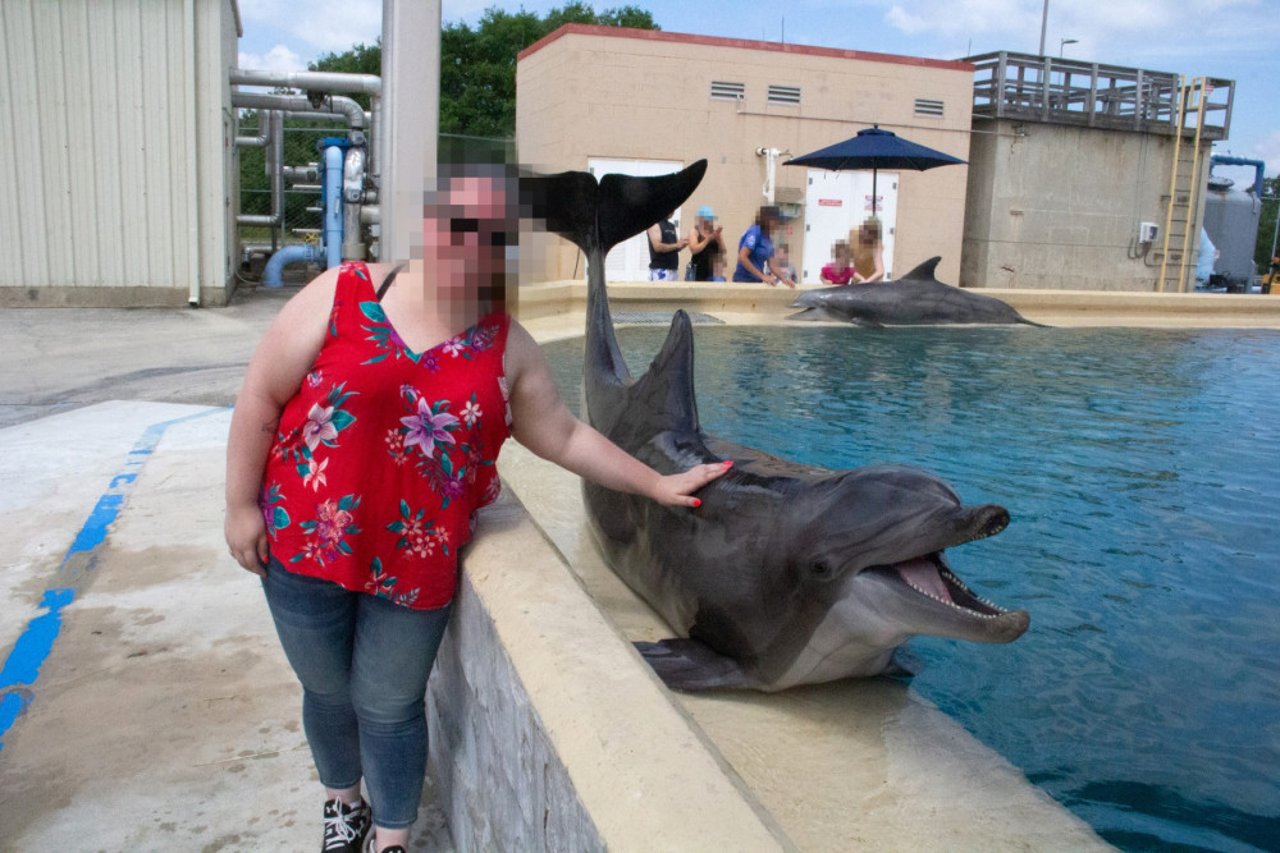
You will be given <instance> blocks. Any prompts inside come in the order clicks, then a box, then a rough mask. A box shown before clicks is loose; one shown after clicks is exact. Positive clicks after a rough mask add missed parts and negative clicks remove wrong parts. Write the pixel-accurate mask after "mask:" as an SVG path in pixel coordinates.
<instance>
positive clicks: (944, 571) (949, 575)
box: [897, 563, 1009, 619]
mask: <svg viewBox="0 0 1280 853" xmlns="http://www.w3.org/2000/svg"><path fill="white" fill-rule="evenodd" d="M935 565H936V568H937V571H938V574H939V576H940V577H941V578H942V579H943V580H944V581H945V582H947V583H948V584H950V585H952V586H954V587H956V588H958V589H959V590H960V591H962V592H964V594H965V595H966V596H967V597H968V598H970V599H972V600H973V601H975V602H977V603H978V604H981V605H983V606H985V607H987V608H988V609H990V610H992V611H994V612H992V613H983V612H982V611H980V610H976V609H974V608H972V607H965V606H963V605H960V604H956V603H955V602H954V601H950V600H948V599H945V598H942V597H941V596H938V595H935V594H934V593H932V592H930V591H929V590H927V589H925V588H924V587H922V586H920V585H919V584H917V583H914V582H913V581H912V580H911V579H910V578H909V577H908V575H907V574H904V573H903V572H901V571H899V572H897V574H898V577H900V578H901V579H902V581H903V582H904V583H905V584H906V585H907V586H909V587H911V588H912V589H913V590H915V591H916V592H918V593H919V594H920V595H923V596H924V597H925V598H928V599H931V600H932V601H936V602H938V603H939V604H943V605H946V606H947V607H950V608H951V609H952V610H957V611H959V612H961V613H963V614H965V615H966V616H970V617H976V618H978V619H997V618H999V617H1000V616H1003V615H1004V614H1006V613H1008V612H1009V611H1008V610H1006V609H1005V608H1003V607H1001V606H1000V605H998V604H996V603H995V602H993V601H988V600H987V599H985V598H983V597H982V596H980V595H977V594H975V593H974V592H973V590H971V589H969V587H968V585H967V584H965V582H964V581H962V580H960V578H959V577H957V576H956V575H955V573H954V572H952V571H951V570H950V569H948V568H947V567H946V566H944V565H942V564H941V563H937V564H935Z"/></svg>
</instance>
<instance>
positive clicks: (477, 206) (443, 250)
mask: <svg viewBox="0 0 1280 853" xmlns="http://www.w3.org/2000/svg"><path fill="white" fill-rule="evenodd" d="M513 192H514V188H513V183H512V182H511V181H509V180H507V179H505V178H503V177H501V176H495V175H453V176H449V177H445V178H443V179H442V181H441V189H440V191H438V192H436V193H432V194H431V195H430V196H429V197H428V199H427V205H426V207H425V209H424V211H423V235H422V236H423V246H424V248H425V252H424V254H425V255H426V258H427V259H429V260H432V261H434V262H435V264H436V267H437V269H438V270H440V273H441V277H440V279H439V280H438V281H436V282H434V291H435V297H436V303H437V305H438V306H439V307H440V308H441V309H442V310H445V311H447V312H448V313H455V312H458V311H461V312H463V313H466V314H468V315H474V314H475V312H476V310H477V309H478V308H479V307H480V306H482V305H485V306H492V307H494V308H497V307H501V305H502V302H503V298H504V294H505V289H506V286H507V283H508V281H507V277H508V265H510V266H511V267H512V269H511V273H514V265H515V261H516V256H515V251H516V243H517V240H518V237H519V228H520V222H519V217H518V211H517V209H516V208H515V206H514V205H512V204H510V203H509V199H510V193H513Z"/></svg>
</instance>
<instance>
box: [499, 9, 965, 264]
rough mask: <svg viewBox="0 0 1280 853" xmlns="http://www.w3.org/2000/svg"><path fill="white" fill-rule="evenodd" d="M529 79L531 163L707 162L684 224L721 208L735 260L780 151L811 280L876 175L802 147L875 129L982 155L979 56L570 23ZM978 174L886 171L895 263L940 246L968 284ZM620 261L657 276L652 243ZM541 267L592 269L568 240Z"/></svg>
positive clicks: (862, 205)
mask: <svg viewBox="0 0 1280 853" xmlns="http://www.w3.org/2000/svg"><path fill="white" fill-rule="evenodd" d="M516 81H517V87H516V88H517V99H516V144H517V148H518V151H519V156H520V160H521V162H523V163H525V164H528V165H531V166H533V167H535V168H538V169H540V170H547V171H561V170H566V169H577V170H594V171H596V172H597V173H599V174H603V173H606V172H609V171H619V172H628V173H631V174H662V173H665V172H670V171H674V170H676V169H679V168H681V167H683V166H686V165H688V164H689V163H692V162H694V161H695V160H698V159H701V158H706V160H707V161H708V169H707V175H706V178H705V179H704V180H703V182H702V185H701V186H700V187H699V188H698V190H697V192H695V193H694V195H693V197H692V198H691V199H690V200H689V201H688V202H686V203H685V205H684V208H683V209H682V210H681V211H679V212H678V213H679V219H680V220H681V221H680V222H679V224H680V227H681V233H682V234H686V233H687V232H688V230H689V228H690V227H691V226H692V221H693V215H694V213H695V212H696V211H697V209H698V208H699V207H700V206H702V205H711V206H712V207H713V208H715V211H716V213H717V215H718V216H719V219H720V222H721V224H722V225H723V227H724V234H725V238H726V244H727V247H728V249H729V253H730V255H734V254H736V248H737V244H738V239H739V238H740V237H741V235H742V233H743V231H744V230H746V228H747V227H748V226H749V225H750V224H751V222H752V221H753V219H754V217H755V214H756V211H757V209H758V208H759V206H760V205H761V204H763V203H765V201H766V194H767V193H768V192H769V191H770V187H768V186H767V183H768V182H769V178H770V171H771V169H770V160H771V159H772V160H773V169H772V173H773V186H772V192H773V197H774V200H775V202H776V203H777V204H779V205H780V206H781V207H782V208H783V211H784V213H785V214H787V215H788V216H790V217H791V218H790V220H789V223H788V225H787V228H786V231H787V234H786V235H785V237H784V240H785V241H786V242H788V243H790V244H791V251H790V254H791V259H792V262H793V263H794V265H795V266H796V268H797V271H798V272H799V273H800V274H801V275H802V276H803V279H804V280H806V281H812V282H817V280H818V279H817V276H818V271H819V270H820V268H821V266H822V264H823V263H826V261H827V260H828V259H829V251H830V244H831V241H832V240H833V239H834V238H835V237H836V236H841V237H843V236H847V232H848V229H849V227H850V226H856V225H857V224H859V223H860V222H861V221H862V220H863V219H865V218H866V217H867V216H869V215H870V201H871V199H870V196H871V173H869V172H857V173H832V172H824V171H821V170H809V169H807V168H803V167H798V166H786V165H783V164H784V162H785V161H786V160H787V159H788V158H789V157H791V156H799V155H801V154H806V153H809V152H810V151H813V150H816V149H818V148H822V147H825V146H827V145H831V144H833V143H835V142H839V141H841V140H843V139H847V138H848V137H851V136H853V135H854V134H855V133H857V131H859V130H861V129H863V128H866V127H870V126H872V125H873V124H879V125H880V126H881V127H882V128H884V129H886V130H891V131H893V132H895V133H897V134H899V135H900V136H903V137H906V138H908V139H911V140H912V141H914V142H918V143H920V144H922V145H927V146H929V147H931V148H936V149H938V150H940V151H945V152H946V153H948V154H951V155H953V156H956V157H959V158H961V159H964V160H967V159H968V157H969V135H970V119H971V112H972V91H973V67H972V66H971V65H970V64H969V63H966V62H952V61H940V60H932V59H920V58H915V57H906V56H891V55H887V54H878V53H868V52H863V51H847V50H833V49H826V48H816V47H806V46H801V45H785V44H777V43H771V42H762V41H745V40H737V39H724V38H711V37H706V36H696V35H686V34H681V33H670V32H661V31H646V30H628V29H617V28H609V27H594V26H585V25H579V24H570V25H567V26H564V27H561V28H560V29H559V30H557V31H556V32H554V33H552V34H551V35H549V36H547V37H546V38H544V39H543V40H541V41H539V42H537V43H536V44H534V45H532V46H530V47H529V48H528V49H526V50H525V51H523V52H522V53H521V54H520V56H519V59H518V63H517V72H516ZM967 172H968V168H967V167H966V166H949V167H945V168H939V169H934V170H931V171H928V172H901V173H896V172H884V171H881V172H880V173H879V174H878V177H877V181H876V194H877V196H878V199H877V203H876V205H877V215H878V216H879V217H880V218H881V219H882V221H883V223H884V225H885V232H886V240H885V243H886V252H885V262H886V266H887V267H888V268H889V271H890V272H891V273H897V274H899V275H900V274H902V273H905V272H906V271H908V270H909V269H910V268H911V267H913V266H915V265H916V264H918V263H920V262H922V261H924V260H926V259H928V258H930V257H932V256H934V255H941V256H942V264H941V266H940V267H939V277H940V278H941V279H943V280H947V281H951V282H955V281H956V280H957V278H958V275H959V270H960V249H961V243H962V235H963V220H964V203H965V187H966V181H967V177H968V176H967ZM687 261H688V252H687V251H685V252H682V253H681V263H682V264H683V263H685V262H687ZM608 263H609V267H610V270H609V275H610V278H611V280H624V279H630V280H634V279H637V278H644V277H646V269H647V266H648V254H647V247H646V246H645V244H644V241H643V237H640V238H635V240H634V242H629V243H628V244H626V245H624V246H621V247H619V248H617V249H615V250H614V251H613V252H612V253H611V254H610V256H609V262H608ZM528 272H529V273H530V276H531V277H532V278H534V279H565V278H580V277H582V276H583V274H584V268H583V263H582V261H581V259H580V258H579V257H578V254H577V252H576V250H575V249H574V248H573V247H572V246H569V245H568V244H567V243H563V242H562V241H556V245H555V246H554V247H553V249H552V251H551V252H550V253H549V256H548V257H547V259H546V262H545V268H542V269H538V270H530V271H528ZM728 275H730V276H731V275H732V264H730V269H729V270H728Z"/></svg>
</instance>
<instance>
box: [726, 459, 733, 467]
mask: <svg viewBox="0 0 1280 853" xmlns="http://www.w3.org/2000/svg"><path fill="white" fill-rule="evenodd" d="M724 467H726V468H732V467H733V460H732V459H726V460H724Z"/></svg>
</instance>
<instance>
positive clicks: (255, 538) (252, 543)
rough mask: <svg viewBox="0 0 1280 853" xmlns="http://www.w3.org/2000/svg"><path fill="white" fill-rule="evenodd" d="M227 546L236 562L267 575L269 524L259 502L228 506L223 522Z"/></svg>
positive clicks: (259, 573) (246, 568)
mask: <svg viewBox="0 0 1280 853" xmlns="http://www.w3.org/2000/svg"><path fill="white" fill-rule="evenodd" d="M223 532H224V533H225V535H226V537H227V548H228V549H229V550H230V551H231V556H232V557H234V558H235V560H236V562H237V563H239V564H240V565H241V566H243V567H244V569H245V570H246V571H250V572H253V573H254V574H255V575H258V576H259V577H264V578H265V577H266V576H267V570H266V565H267V524H266V521H264V520H263V518H262V510H260V509H258V506H257V504H247V505H246V504H241V505H237V506H234V507H231V506H228V507H227V517H226V520H225V521H224V522H223Z"/></svg>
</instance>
